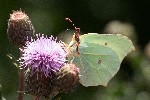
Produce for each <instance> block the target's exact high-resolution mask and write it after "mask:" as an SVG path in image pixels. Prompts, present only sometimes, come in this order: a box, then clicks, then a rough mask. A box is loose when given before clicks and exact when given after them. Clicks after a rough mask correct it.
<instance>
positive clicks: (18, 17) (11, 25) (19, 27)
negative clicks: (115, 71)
mask: <svg viewBox="0 0 150 100" xmlns="http://www.w3.org/2000/svg"><path fill="white" fill-rule="evenodd" d="M7 34H8V38H9V40H10V42H11V43H13V44H14V45H17V46H19V47H22V46H25V43H26V41H31V37H32V36H33V34H34V27H33V26H32V23H31V21H30V19H29V17H28V16H27V15H26V14H25V13H24V12H22V11H21V10H20V11H13V13H12V14H10V19H9V20H8V29H7Z"/></svg>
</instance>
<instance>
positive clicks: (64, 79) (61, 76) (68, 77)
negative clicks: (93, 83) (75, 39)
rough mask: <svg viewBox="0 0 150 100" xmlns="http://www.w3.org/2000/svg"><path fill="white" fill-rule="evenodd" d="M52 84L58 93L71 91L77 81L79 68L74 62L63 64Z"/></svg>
mask: <svg viewBox="0 0 150 100" xmlns="http://www.w3.org/2000/svg"><path fill="white" fill-rule="evenodd" d="M55 78H56V79H55V83H54V85H55V86H56V87H57V90H58V92H59V93H66V92H69V91H71V90H72V89H73V88H74V87H75V85H76V84H77V83H78V82H79V68H77V67H76V66H75V65H74V64H65V65H64V66H63V67H61V69H60V71H59V72H58V73H57V75H56V77H55Z"/></svg>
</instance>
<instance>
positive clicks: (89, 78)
mask: <svg viewBox="0 0 150 100" xmlns="http://www.w3.org/2000/svg"><path fill="white" fill-rule="evenodd" d="M80 39H81V40H80V45H79V52H80V56H79V57H75V58H74V63H75V64H76V65H77V66H78V67H79V68H80V74H81V76H80V83H81V84H82V85H84V86H97V85H103V86H106V85H107V83H108V82H109V80H110V79H111V78H112V77H113V76H114V75H115V74H116V73H117V72H118V70H119V68H120V64H121V62H122V60H123V58H124V57H125V56H126V55H127V54H128V53H129V52H130V51H131V50H134V46H133V44H132V42H131V41H130V40H129V39H128V38H127V37H125V36H122V35H114V34H112V35H110V34H109V35H108V34H107V35H106V34H85V35H81V38H80Z"/></svg>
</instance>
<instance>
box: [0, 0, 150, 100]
mask: <svg viewBox="0 0 150 100" xmlns="http://www.w3.org/2000/svg"><path fill="white" fill-rule="evenodd" d="M20 8H21V9H22V11H25V13H26V14H28V16H29V18H30V19H31V21H32V23H33V25H34V28H35V31H36V33H43V34H47V35H50V34H53V35H55V36H59V37H61V38H63V39H65V40H67V39H66V38H64V36H65V35H68V33H66V34H65V31H66V29H73V27H72V26H71V25H70V24H68V22H66V21H65V20H64V18H65V17H69V18H71V20H73V23H74V24H75V25H76V26H77V27H80V28H81V31H82V33H90V32H96V33H101V34H103V33H110V34H116V33H120V34H124V35H126V36H128V37H129V38H130V39H131V40H132V41H133V42H134V45H135V47H136V51H134V52H132V53H130V54H129V55H128V57H126V58H125V59H124V61H123V62H122V65H121V68H120V70H119V72H118V73H117V75H115V77H114V78H113V79H112V80H111V81H110V82H109V84H108V86H107V87H103V86H98V87H83V86H81V85H79V86H77V88H76V89H75V90H74V91H73V92H71V93H68V94H60V95H59V96H58V97H61V100H150V43H149V42H150V15H149V12H150V2H148V0H80V1H78V0H53V1H52V0H1V1H0V95H2V96H3V97H4V98H5V99H6V100H17V89H18V87H17V86H18V72H17V68H16V67H15V65H14V64H13V63H12V61H11V60H10V59H9V58H8V57H7V56H6V55H7V54H12V55H14V56H15V57H16V58H17V59H18V58H19V50H18V48H17V47H14V46H13V45H12V44H11V43H10V42H9V41H8V38H7V20H8V19H9V17H10V15H9V14H11V13H12V10H20ZM70 33H71V32H70ZM68 37H69V36H68ZM69 38H70V37H69ZM70 39H71V38H70ZM1 99H2V98H0V100H1ZM5 99H4V100H5ZM24 100H33V99H32V97H31V96H29V95H24Z"/></svg>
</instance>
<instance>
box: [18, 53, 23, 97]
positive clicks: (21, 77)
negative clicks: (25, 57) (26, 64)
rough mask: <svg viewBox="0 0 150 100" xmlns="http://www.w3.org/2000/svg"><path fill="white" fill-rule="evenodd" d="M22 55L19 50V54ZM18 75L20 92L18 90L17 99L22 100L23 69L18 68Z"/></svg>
mask: <svg viewBox="0 0 150 100" xmlns="http://www.w3.org/2000/svg"><path fill="white" fill-rule="evenodd" d="M21 55H22V52H21V51H20V56H21ZM18 75H19V86H18V89H19V91H20V92H18V100H23V92H22V91H24V69H18Z"/></svg>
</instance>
